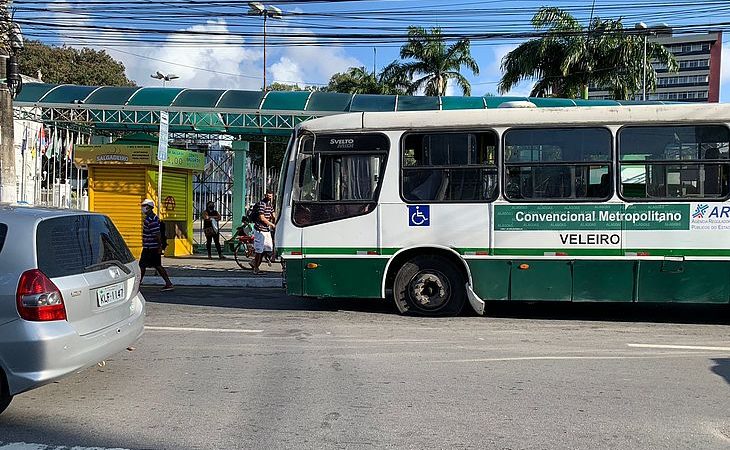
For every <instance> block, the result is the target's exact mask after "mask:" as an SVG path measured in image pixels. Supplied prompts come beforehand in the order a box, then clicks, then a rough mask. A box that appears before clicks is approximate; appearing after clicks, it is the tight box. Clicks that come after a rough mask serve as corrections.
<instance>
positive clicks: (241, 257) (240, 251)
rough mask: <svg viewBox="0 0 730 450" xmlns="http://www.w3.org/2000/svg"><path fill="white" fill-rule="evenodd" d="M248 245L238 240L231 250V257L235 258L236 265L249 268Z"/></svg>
mask: <svg viewBox="0 0 730 450" xmlns="http://www.w3.org/2000/svg"><path fill="white" fill-rule="evenodd" d="M247 247H248V246H247V245H246V244H244V243H243V242H239V243H238V244H237V245H236V248H235V250H233V258H234V259H235V260H236V264H238V267H240V268H241V269H250V268H251V266H249V265H248V263H249V261H251V259H250V258H249V256H248V248H247Z"/></svg>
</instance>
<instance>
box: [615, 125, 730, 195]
mask: <svg viewBox="0 0 730 450" xmlns="http://www.w3.org/2000/svg"><path fill="white" fill-rule="evenodd" d="M618 136H619V142H618V144H619V145H618V147H619V170H620V173H621V195H623V196H624V197H625V198H628V199H662V198H666V199H704V200H713V199H722V198H726V197H727V196H728V195H730V185H729V184H728V178H727V174H728V171H729V170H730V155H729V150H730V130H729V129H728V128H727V127H726V126H724V125H676V126H673V125H658V126H629V127H624V128H623V129H621V130H620V131H619V135H618Z"/></svg>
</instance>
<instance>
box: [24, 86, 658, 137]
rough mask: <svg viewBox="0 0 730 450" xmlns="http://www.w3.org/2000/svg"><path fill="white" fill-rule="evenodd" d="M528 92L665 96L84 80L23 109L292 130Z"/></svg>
mask: <svg viewBox="0 0 730 450" xmlns="http://www.w3.org/2000/svg"><path fill="white" fill-rule="evenodd" d="M518 100H528V101H531V102H532V103H534V104H535V105H537V106H538V107H573V106H609V105H613V106H616V105H632V104H637V103H641V104H648V103H654V104H663V103H664V102H629V101H614V100H571V99H559V98H528V97H453V96H446V97H421V96H405V95H401V96H398V95H370V94H339V93H333V92H308V91H293V92H282V91H269V92H266V93H264V92H261V91H241V90H216V89H184V88H173V87H168V88H163V87H142V88H139V87H114V86H103V87H94V86H76V85H53V84H46V83H28V84H26V85H25V86H24V87H23V90H22V92H21V93H20V95H18V97H17V98H16V100H15V102H14V105H15V116H16V118H19V119H29V120H37V121H42V122H45V123H54V124H65V125H69V124H74V125H77V126H84V127H90V128H94V129H95V130H97V131H99V132H108V133H114V132H124V131H152V132H154V131H156V130H157V129H158V127H159V112H160V111H162V110H167V111H169V112H170V131H171V132H174V133H203V134H232V135H238V134H267V135H287V134H289V133H290V132H291V130H292V129H293V128H294V126H296V125H297V124H299V123H300V122H303V121H305V120H308V119H312V118H315V117H321V116H326V115H332V114H341V113H345V112H371V111H425V110H454V109H484V108H497V107H499V105H500V104H502V103H504V102H508V101H518Z"/></svg>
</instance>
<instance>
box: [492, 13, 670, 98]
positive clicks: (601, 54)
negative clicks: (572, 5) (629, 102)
mask: <svg viewBox="0 0 730 450" xmlns="http://www.w3.org/2000/svg"><path fill="white" fill-rule="evenodd" d="M532 26H533V27H534V28H535V30H536V31H539V32H543V33H545V35H544V36H543V37H540V38H536V39H532V40H529V41H527V42H525V43H523V44H522V45H520V46H519V47H517V48H516V49H514V50H513V51H511V52H509V53H508V54H507V55H506V56H505V57H504V58H503V59H502V72H503V76H502V79H501V80H500V83H499V86H498V88H499V91H500V92H501V93H505V92H508V91H509V90H510V89H512V88H513V87H514V86H515V85H517V84H518V83H519V82H521V81H523V80H537V81H536V83H535V85H534V86H533V89H532V92H531V93H530V95H531V96H537V97H544V96H557V97H568V98H576V97H582V98H586V99H587V98H588V86H589V85H590V84H595V85H598V86H601V87H603V88H605V89H607V90H609V91H610V92H611V94H612V95H613V96H614V98H616V99H627V98H630V97H632V96H633V95H635V94H636V93H637V92H639V91H640V90H641V89H642V83H643V71H644V57H643V51H644V36H642V35H636V34H629V33H626V30H625V29H624V27H623V23H622V19H601V18H598V17H596V18H594V19H593V20H591V22H590V24H589V25H588V27H583V26H582V25H581V24H580V23H579V22H578V21H577V20H576V19H575V17H573V16H572V15H571V14H570V13H568V12H567V11H563V10H561V9H559V8H553V7H550V8H540V10H538V12H537V13H536V14H535V15H534V16H533V18H532ZM646 55H647V56H646V73H647V90H649V91H651V90H654V89H656V83H657V81H656V71H655V70H654V67H653V66H652V64H651V61H652V60H655V61H658V62H660V63H663V64H666V66H667V68H668V69H669V71H670V72H675V71H677V70H678V69H679V67H678V64H677V61H676V60H675V59H674V56H673V55H672V54H671V53H670V52H669V51H668V50H667V49H666V48H664V47H663V46H662V45H660V44H657V43H653V42H650V43H649V44H648V46H647V54H646Z"/></svg>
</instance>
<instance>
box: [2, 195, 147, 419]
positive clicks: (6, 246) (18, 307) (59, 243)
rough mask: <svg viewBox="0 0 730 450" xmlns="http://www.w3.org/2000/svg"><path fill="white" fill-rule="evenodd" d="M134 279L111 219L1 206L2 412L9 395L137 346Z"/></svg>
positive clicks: (138, 299) (140, 321)
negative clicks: (135, 343) (134, 343)
mask: <svg viewBox="0 0 730 450" xmlns="http://www.w3.org/2000/svg"><path fill="white" fill-rule="evenodd" d="M139 282H140V270H139V267H138V265H137V264H136V263H135V260H134V257H133V256H132V254H131V253H130V252H129V248H128V247H127V245H126V244H125V242H124V239H123V238H122V236H121V235H120V234H119V232H118V231H117V229H116V228H115V226H114V224H113V223H112V221H111V220H110V219H109V218H108V217H106V216H103V215H100V214H94V213H87V212H74V211H69V210H51V209H42V208H30V207H23V206H8V205H0V412H2V411H3V410H5V409H6V408H7V407H8V405H9V404H10V401H11V400H12V398H13V396H14V395H16V394H18V393H21V392H24V391H27V390H29V389H33V388H35V387H38V386H41V385H43V384H46V383H49V382H51V381H54V380H57V379H59V378H61V377H63V376H65V375H68V374H70V373H73V372H76V371H78V370H80V369H83V368H85V367H89V366H91V365H94V364H96V363H97V362H99V361H102V360H104V359H105V358H107V357H109V356H111V355H113V354H115V353H117V352H119V351H122V350H124V349H125V348H127V347H128V346H129V345H131V344H132V343H133V342H135V341H136V340H137V339H138V338H139V337H140V336H141V335H142V331H143V329H144V310H145V301H144V298H143V297H142V294H141V293H140V292H139Z"/></svg>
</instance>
